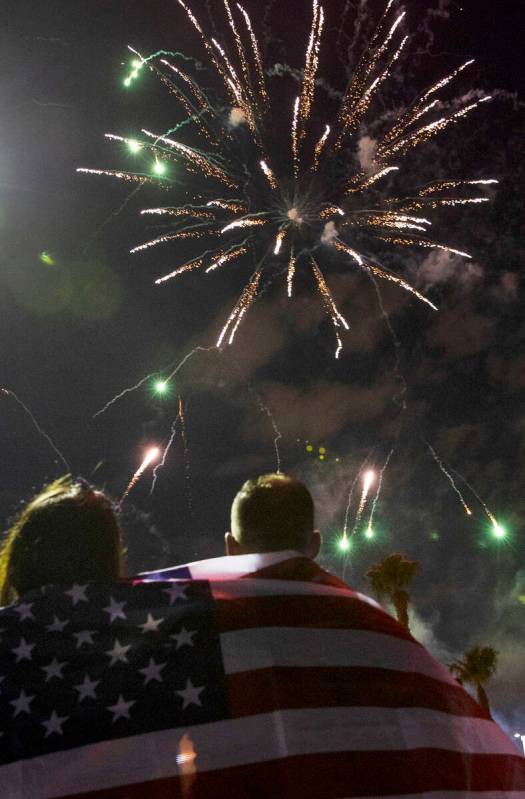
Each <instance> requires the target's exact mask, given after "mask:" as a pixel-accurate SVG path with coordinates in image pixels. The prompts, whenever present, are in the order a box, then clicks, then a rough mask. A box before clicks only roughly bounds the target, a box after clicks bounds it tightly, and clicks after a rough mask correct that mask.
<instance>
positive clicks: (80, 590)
mask: <svg viewBox="0 0 525 799" xmlns="http://www.w3.org/2000/svg"><path fill="white" fill-rule="evenodd" d="M86 590H87V585H77V584H76V583H74V585H73V587H72V588H70V589H69V591H66V592H65V593H66V594H67V596H70V597H71V601H72V602H73V604H74V605H78V603H79V602H88V598H87V596H86Z"/></svg>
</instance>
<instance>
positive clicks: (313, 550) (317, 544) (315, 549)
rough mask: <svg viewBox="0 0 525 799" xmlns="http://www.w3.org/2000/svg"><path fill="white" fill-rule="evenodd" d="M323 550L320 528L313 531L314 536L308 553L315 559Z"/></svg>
mask: <svg viewBox="0 0 525 799" xmlns="http://www.w3.org/2000/svg"><path fill="white" fill-rule="evenodd" d="M320 550H321V533H320V532H319V530H314V531H313V533H312V537H311V539H310V544H309V546H308V551H307V552H306V555H307V556H308V557H309V558H311V559H312V560H315V559H316V557H317V556H318V554H319V552H320Z"/></svg>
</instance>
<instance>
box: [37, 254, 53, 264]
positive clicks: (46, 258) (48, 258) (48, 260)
mask: <svg viewBox="0 0 525 799" xmlns="http://www.w3.org/2000/svg"><path fill="white" fill-rule="evenodd" d="M38 257H39V259H40V260H41V261H42V263H43V264H45V265H46V266H54V265H55V263H56V261H55V259H54V258H53V256H52V255H51V254H50V253H48V252H46V250H42V252H41V253H40V255H39V256H38Z"/></svg>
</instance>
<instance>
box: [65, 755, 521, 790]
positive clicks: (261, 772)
mask: <svg viewBox="0 0 525 799" xmlns="http://www.w3.org/2000/svg"><path fill="white" fill-rule="evenodd" d="M197 766H198V758H197ZM79 787H80V786H79ZM447 790H448V791H462V790H464V791H469V792H470V795H472V793H473V792H475V791H479V792H480V794H481V795H480V799H481V796H485V797H486V796H487V795H488V792H490V791H512V790H514V791H518V790H525V760H524V759H523V758H521V757H520V756H519V755H516V756H515V757H514V756H513V755H464V754H461V753H458V752H447V751H445V750H441V749H412V750H409V751H404V752H343V753H331V754H323V755H301V756H297V757H288V758H283V759H282V760H277V761H270V762H265V763H256V764H254V765H246V766H237V767H235V768H230V769H225V770H218V771H209V772H204V773H202V774H188V775H187V776H186V777H170V778H167V779H161V780H155V781H152V782H146V783H140V784H136V785H127V786H121V787H115V788H109V789H105V790H99V791H89V792H88V793H77V794H70V795H69V796H67V797H62V799H73V797H76V799H168V797H169V799H210V797H214V799H263V798H264V799H266V797H279V798H280V799H284V797H286V798H288V797H289V799H295V797H299V796H300V797H301V799H333V797H343V796H344V797H356V796H359V797H361V796H370V797H379V796H388V795H393V794H396V795H398V796H399V795H402V794H412V795H413V794H424V793H425V792H427V791H447Z"/></svg>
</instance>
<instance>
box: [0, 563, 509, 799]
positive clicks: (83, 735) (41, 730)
mask: <svg viewBox="0 0 525 799" xmlns="http://www.w3.org/2000/svg"><path fill="white" fill-rule="evenodd" d="M168 577H169V578H170V579H167V578H168ZM174 577H176V578H177V579H173V578H174ZM181 577H184V578H186V579H181ZM0 630H1V645H0V692H1V693H0V730H1V734H0V796H1V797H2V798H3V799H52V798H54V797H73V796H75V797H86V799H87V797H90V799H146V798H147V799H161V797H162V799H165V798H166V799H167V797H170V799H177V798H178V797H181V799H204V797H206V799H221V797H229V799H236V798H239V799H243V798H244V797H246V799H247V798H248V797H251V798H256V797H301V799H309V798H310V797H312V799H313V798H314V797H315V799H323V798H324V797H326V798H327V799H328V797H330V798H333V799H335V797H340V798H341V799H342V798H343V797H378V796H389V797H391V799H395V797H404V799H415V797H419V796H424V797H427V799H473V797H479V799H518V797H522V798H523V797H525V760H524V759H523V758H522V757H520V755H519V754H518V752H517V750H516V749H515V748H514V746H513V744H512V742H511V741H510V740H509V739H508V738H507V736H506V735H505V734H504V733H503V732H502V731H501V730H500V729H499V727H498V726H497V725H496V724H495V723H494V722H492V721H491V720H490V719H489V718H487V716H486V715H485V713H484V711H483V710H482V709H481V708H480V707H479V706H478V705H477V703H476V702H475V701H474V700H473V699H472V698H471V697H470V695H469V694H467V693H466V692H465V691H464V690H463V689H462V688H461V687H460V686H459V685H458V684H457V683H456V682H455V681H454V680H453V679H452V678H451V676H450V675H449V673H448V672H447V671H446V669H444V668H443V667H441V666H440V665H439V664H438V663H437V662H436V661H435V660H434V659H433V658H432V657H431V656H430V655H429V654H428V653H426V651H425V650H424V649H423V648H422V647H421V646H420V645H419V644H418V643H416V642H415V641H414V640H413V638H412V637H411V636H410V635H409V633H408V632H407V631H406V630H405V629H404V628H403V627H401V626H400V625H399V624H397V622H396V621H395V620H393V619H392V618H391V617H390V616H388V615H387V614H386V613H384V611H382V610H381V609H380V607H379V606H378V605H377V604H376V603H375V602H373V601H372V600H369V599H367V598H366V597H363V596H362V595H360V594H357V593H355V592H353V591H351V590H350V589H348V588H347V587H346V586H344V585H343V584H342V583H340V581H338V580H337V579H336V578H334V577H332V576H330V575H328V574H327V573H326V572H323V571H322V570H321V569H320V568H319V567H318V566H316V565H315V564H314V563H313V562H312V561H309V560H307V559H306V558H302V557H299V556H298V555H297V553H291V552H290V553H278V554H272V555H267V556H260V555H259V556H240V557H238V558H220V559H217V560H215V561H213V560H212V561H205V562H201V563H198V564H191V565H190V566H185V567H180V568H179V569H174V570H167V571H165V572H157V573H152V574H149V575H144V576H142V577H141V578H140V579H134V580H130V581H122V582H120V583H111V584H89V585H73V586H70V587H67V586H66V587H57V586H55V587H48V588H46V589H42V590H41V591H36V592H33V593H31V594H27V595H26V596H25V597H24V598H23V599H22V600H21V601H20V602H18V603H17V604H15V605H12V606H10V607H8V608H5V609H3V610H1V611H0Z"/></svg>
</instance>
